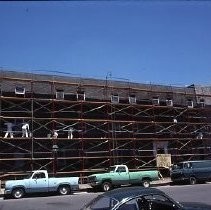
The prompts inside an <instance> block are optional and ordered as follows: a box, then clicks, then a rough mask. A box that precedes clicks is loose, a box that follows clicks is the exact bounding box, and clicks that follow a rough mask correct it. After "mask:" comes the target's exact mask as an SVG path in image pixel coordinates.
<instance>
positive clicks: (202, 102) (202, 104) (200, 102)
mask: <svg viewBox="0 0 211 210" xmlns="http://www.w3.org/2000/svg"><path fill="white" fill-rule="evenodd" d="M199 105H200V107H201V108H204V107H205V100H204V99H203V98H201V99H200V101H199Z"/></svg>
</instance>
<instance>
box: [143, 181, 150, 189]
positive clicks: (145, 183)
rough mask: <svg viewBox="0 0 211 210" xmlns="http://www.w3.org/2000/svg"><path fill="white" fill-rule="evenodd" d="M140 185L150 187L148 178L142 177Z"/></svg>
mask: <svg viewBox="0 0 211 210" xmlns="http://www.w3.org/2000/svg"><path fill="white" fill-rule="evenodd" d="M142 186H143V187H146V188H147V187H150V180H149V179H143V180H142Z"/></svg>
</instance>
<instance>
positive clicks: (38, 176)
mask: <svg viewBox="0 0 211 210" xmlns="http://www.w3.org/2000/svg"><path fill="white" fill-rule="evenodd" d="M43 178H45V173H43V172H40V173H36V174H34V176H33V179H43Z"/></svg>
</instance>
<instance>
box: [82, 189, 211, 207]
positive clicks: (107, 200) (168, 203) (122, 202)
mask: <svg viewBox="0 0 211 210" xmlns="http://www.w3.org/2000/svg"><path fill="white" fill-rule="evenodd" d="M187 205H188V203H187ZM210 209H211V206H206V205H204V206H202V205H201V206H200V205H198V204H192V205H190V206H183V205H182V204H180V203H178V202H176V201H174V200H173V199H172V198H170V197H169V196H168V195H166V194H165V193H164V192H163V191H161V190H159V189H156V188H144V187H124V188H118V189H114V190H111V191H108V192H105V193H103V194H101V195H99V196H98V197H96V198H95V199H93V200H92V201H91V202H89V203H88V204H87V205H85V206H84V207H83V208H82V209H81V210H210Z"/></svg>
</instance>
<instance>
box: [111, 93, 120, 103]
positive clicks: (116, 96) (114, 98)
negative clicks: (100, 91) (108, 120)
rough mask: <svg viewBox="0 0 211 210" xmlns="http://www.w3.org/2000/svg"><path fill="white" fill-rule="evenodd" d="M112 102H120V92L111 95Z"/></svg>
mask: <svg viewBox="0 0 211 210" xmlns="http://www.w3.org/2000/svg"><path fill="white" fill-rule="evenodd" d="M111 102H112V103H119V95H118V94H113V95H111Z"/></svg>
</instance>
